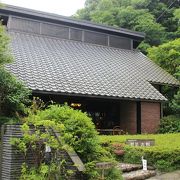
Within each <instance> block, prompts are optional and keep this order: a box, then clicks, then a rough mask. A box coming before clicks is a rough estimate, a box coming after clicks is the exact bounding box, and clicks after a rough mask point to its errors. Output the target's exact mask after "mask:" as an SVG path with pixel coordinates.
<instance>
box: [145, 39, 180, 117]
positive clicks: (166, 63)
mask: <svg viewBox="0 0 180 180" xmlns="http://www.w3.org/2000/svg"><path fill="white" fill-rule="evenodd" d="M148 56H149V57H150V58H151V59H152V60H154V61H155V62H156V63H157V64H158V65H159V66H161V67H162V68H163V69H165V70H166V71H168V72H169V73H170V74H172V75H173V76H174V77H176V78H177V79H179V80H180V38H178V39H176V40H174V41H170V42H168V43H164V44H162V45H160V46H158V47H152V48H149V49H148ZM176 92H177V95H174V94H175V93H176ZM163 94H165V95H166V96H167V97H168V99H169V103H168V104H166V106H165V109H164V112H165V114H166V115H169V114H178V113H179V110H178V108H179V106H180V104H179V99H180V96H179V95H180V90H179V91H177V90H176V89H174V90H172V88H169V87H164V88H163Z"/></svg>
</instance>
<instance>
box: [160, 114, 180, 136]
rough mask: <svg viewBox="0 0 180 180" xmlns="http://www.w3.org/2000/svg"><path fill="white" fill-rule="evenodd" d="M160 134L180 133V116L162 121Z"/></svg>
mask: <svg viewBox="0 0 180 180" xmlns="http://www.w3.org/2000/svg"><path fill="white" fill-rule="evenodd" d="M158 132H159V133H175V132H180V116H174V115H170V116H166V117H163V118H162V119H161V121H160V126H159V130H158Z"/></svg>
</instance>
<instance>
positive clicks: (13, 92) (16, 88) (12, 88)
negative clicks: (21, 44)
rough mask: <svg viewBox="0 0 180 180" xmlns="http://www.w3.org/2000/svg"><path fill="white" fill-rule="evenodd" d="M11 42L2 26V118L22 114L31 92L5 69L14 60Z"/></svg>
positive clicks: (0, 60)
mask: <svg viewBox="0 0 180 180" xmlns="http://www.w3.org/2000/svg"><path fill="white" fill-rule="evenodd" d="M9 41H10V39H9V36H8V34H7V33H6V31H5V27H4V26H2V25H1V24H0V116H2V115H6V116H10V115H14V114H15V113H16V112H22V111H23V108H24V106H25V105H24V103H26V102H27V101H28V96H29V92H30V91H29V90H28V89H27V88H25V86H24V85H23V84H22V83H21V82H19V81H18V80H17V79H16V78H15V77H14V76H13V75H12V74H10V73H9V72H8V71H7V70H6V68H5V65H6V64H7V63H10V62H12V59H13V58H12V55H11V52H10V48H9Z"/></svg>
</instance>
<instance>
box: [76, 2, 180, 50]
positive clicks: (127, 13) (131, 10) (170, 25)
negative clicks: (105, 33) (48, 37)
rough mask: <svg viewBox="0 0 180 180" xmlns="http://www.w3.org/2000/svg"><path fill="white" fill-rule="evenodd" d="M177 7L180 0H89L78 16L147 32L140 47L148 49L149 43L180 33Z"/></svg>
mask: <svg viewBox="0 0 180 180" xmlns="http://www.w3.org/2000/svg"><path fill="white" fill-rule="evenodd" d="M178 8H179V1H178V0H172V1H171V0H153V1H152V0H86V3H85V8H84V9H81V10H79V11H77V13H76V15H75V17H77V18H81V19H86V20H91V21H94V22H98V23H103V24H107V25H111V26H117V27H123V28H128V29H132V30H136V31H143V32H145V33H146V38H145V41H144V42H143V43H142V44H140V46H139V48H140V49H141V50H142V51H143V52H144V53H146V50H147V48H149V47H150V46H154V45H155V46H158V45H160V44H162V43H164V42H167V41H169V40H173V39H175V38H178V37H179V36H180V33H179V31H178V27H179V26H178V18H177V16H175V15H176V14H177V13H175V12H176V11H177V9H178Z"/></svg>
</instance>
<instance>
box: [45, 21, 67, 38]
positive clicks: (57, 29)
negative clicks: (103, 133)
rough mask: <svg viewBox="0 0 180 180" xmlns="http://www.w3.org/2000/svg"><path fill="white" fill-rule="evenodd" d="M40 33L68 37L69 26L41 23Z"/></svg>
mask: <svg viewBox="0 0 180 180" xmlns="http://www.w3.org/2000/svg"><path fill="white" fill-rule="evenodd" d="M41 34H44V35H50V36H56V37H60V38H63V39H69V28H68V27H65V26H58V25H54V24H46V23H42V24H41Z"/></svg>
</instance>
